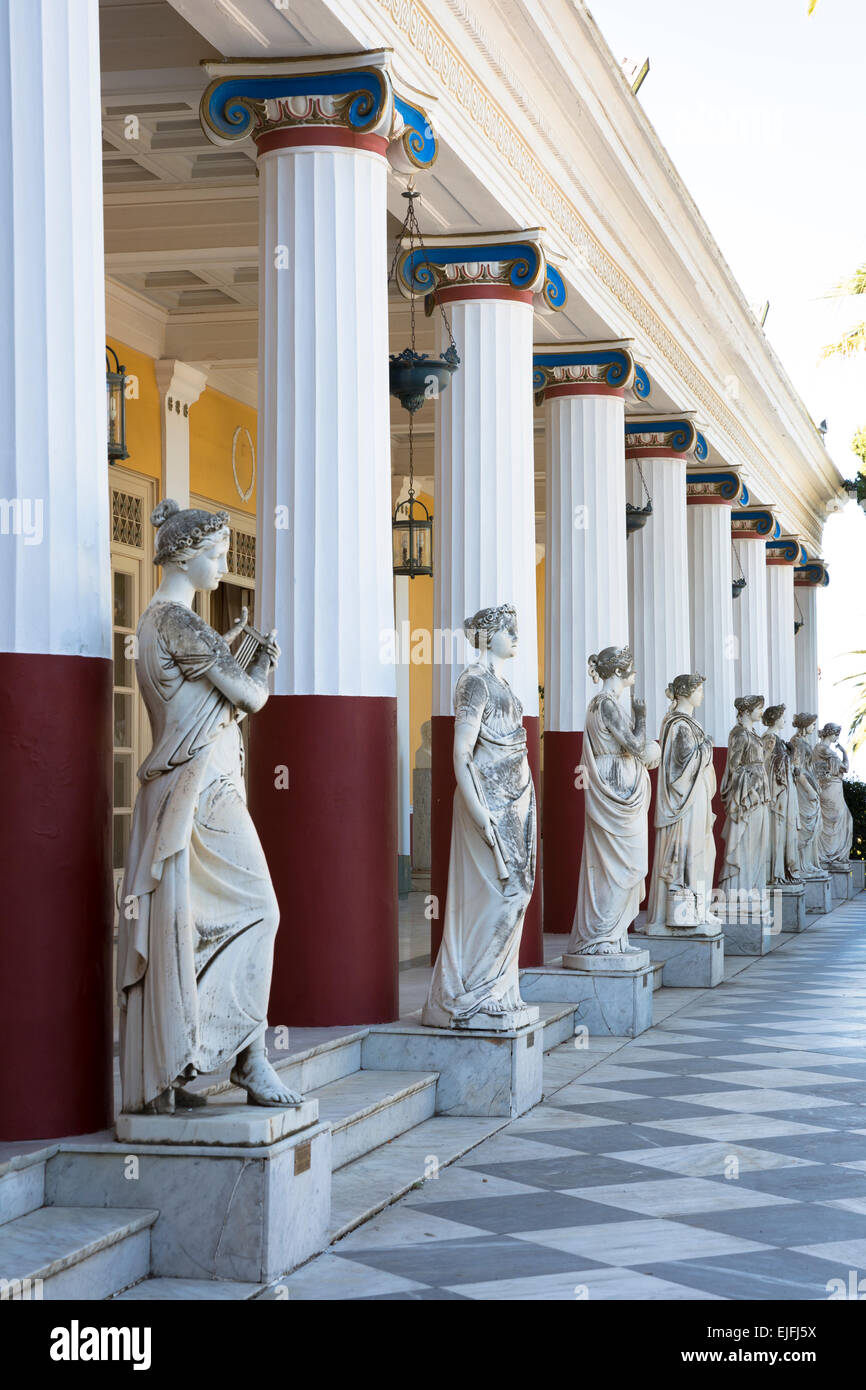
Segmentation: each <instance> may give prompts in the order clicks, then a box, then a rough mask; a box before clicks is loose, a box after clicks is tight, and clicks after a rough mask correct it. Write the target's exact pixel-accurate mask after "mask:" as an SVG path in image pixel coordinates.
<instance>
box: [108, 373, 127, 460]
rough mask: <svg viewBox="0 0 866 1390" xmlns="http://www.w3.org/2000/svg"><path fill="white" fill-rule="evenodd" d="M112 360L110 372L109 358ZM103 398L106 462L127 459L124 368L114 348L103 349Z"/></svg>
mask: <svg viewBox="0 0 866 1390" xmlns="http://www.w3.org/2000/svg"><path fill="white" fill-rule="evenodd" d="M112 357H113V358H114V369H113V370H112V366H111V358H112ZM105 397H106V404H107V407H108V462H109V463H116V462H117V460H118V459H128V458H129V450H128V449H127V447H126V368H125V367H122V366H121V365H120V361H119V359H118V356H117V353H116V352H115V351H114V348H111V347H106V349H105Z"/></svg>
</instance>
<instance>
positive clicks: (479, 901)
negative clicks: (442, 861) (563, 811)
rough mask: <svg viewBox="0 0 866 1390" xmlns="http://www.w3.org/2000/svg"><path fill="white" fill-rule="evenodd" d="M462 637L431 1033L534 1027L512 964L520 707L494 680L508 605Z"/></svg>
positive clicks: (527, 858)
mask: <svg viewBox="0 0 866 1390" xmlns="http://www.w3.org/2000/svg"><path fill="white" fill-rule="evenodd" d="M463 629H464V632H465V634H466V636H467V638H468V640H469V641H470V642H471V643H472V645H473V646H474V647H475V648H476V649H477V650H478V651H479V652H480V657H479V660H478V661H477V662H475V663H473V664H472V665H471V666H468V667H467V668H466V670H465V671H463V672H462V673H461V675H460V676H459V677H458V680H457V683H456V685H455V687H454V775H455V777H456V779H457V787H456V790H455V792H454V815H453V820H452V829H451V858H450V861H449V867H448V895H447V898H446V902H445V917H444V924H443V932H442V944H441V946H440V948H439V954H438V956H437V957H436V964H435V966H434V967H433V977H432V979H431V981H430V991H429V994H428V996H427V1002H426V1004H425V1005H424V1009H423V1011H422V1015H421V1021H422V1023H424V1024H426V1025H428V1026H429V1027H432V1028H476V1029H490V1028H493V1029H498V1030H506V1029H513V1028H519V1027H522V1026H523V1025H524V1024H526V1023H531V1022H534V1021H535V1019H536V1018H537V1017H538V1011H537V1009H535V1008H534V1007H531V1006H527V1005H526V1004H524V1002H523V1000H522V999H521V997H520V980H519V975H518V968H517V957H518V952H519V949H520V936H521V932H522V929H523V919H524V917H525V915H526V909H527V907H528V906H529V900H530V898H531V897H532V890H533V887H534V885H535V857H536V835H537V831H536V818H535V787H534V785H533V781H532V775H531V772H530V769H529V758H528V756H527V748H526V730H525V729H524V727H523V707H522V705H521V703H520V701H519V700H518V698H517V696H516V695H515V694H514V691H513V690H512V689H511V686H510V685H509V684H508V681H507V680H506V679H505V676H504V675H503V669H504V667H505V663H506V661H508V660H509V659H510V658H511V657H513V656H514V653H515V651H516V650H517V613H516V611H515V609H514V608H513V607H512V605H511V604H507V603H506V604H502V605H501V606H500V607H498V608H482V609H481V611H480V612H478V613H476V614H475V616H474V618H467V620H466V622H465V623H464V625H463Z"/></svg>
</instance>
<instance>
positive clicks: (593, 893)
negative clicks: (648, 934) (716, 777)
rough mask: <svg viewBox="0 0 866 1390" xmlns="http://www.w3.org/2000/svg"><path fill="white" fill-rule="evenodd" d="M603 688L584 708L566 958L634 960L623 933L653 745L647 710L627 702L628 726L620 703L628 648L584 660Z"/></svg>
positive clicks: (642, 842) (633, 893) (638, 889)
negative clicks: (581, 806)
mask: <svg viewBox="0 0 866 1390" xmlns="http://www.w3.org/2000/svg"><path fill="white" fill-rule="evenodd" d="M588 665H589V674H590V676H591V677H592V679H593V681H595V682H596V683H598V682H599V681H601V682H602V688H601V692H600V694H598V695H594V696H593V698H592V699H591V700H590V702H589V705H588V707H587V711H586V721H585V728H584V734H583V755H582V768H583V773H584V778H585V793H584V794H585V798H586V800H585V822H584V838H583V858H582V860H581V864H580V881H579V884H578V890H577V906H576V908H575V914H574V925H573V927H572V932H571V937H570V939H569V942H568V946H567V948H566V954H567V955H569V956H596V955H597V956H608V955H611V956H612V955H635V954H637V953H638V948H637V947H633V946H629V944H628V929H629V926H630V925H631V923H632V922H633V921H634V920H635V918H636V917H637V914H638V909H639V907H640V904H641V899H642V898H643V895H644V888H645V882H646V875H647V858H648V827H647V810H648V807H649V802H650V780H649V773H648V771H647V769H648V768H653V767H658V763H659V758H660V756H661V750H660V748H659V745H658V744H657V743H656V742H655V741H653V740H650V741H649V742H647V739H646V733H645V730H646V705H645V704H644V702H643V700H634V702H633V715H632V717H631V718H630V717H629V715H628V714H627V713H626V711H625V710H624V709H623V706H622V705H621V703H620V696H621V695H622V692H623V691H624V690H626V689H628V688H629V687H631V686H633V685H634V681H635V669H634V659H633V657H632V654H631V651H630V650H629V648H628V647H621V648H620V647H606V648H605V649H604V651H602V652H599V653H598V655H597V656H591V657H590V658H589V663H588Z"/></svg>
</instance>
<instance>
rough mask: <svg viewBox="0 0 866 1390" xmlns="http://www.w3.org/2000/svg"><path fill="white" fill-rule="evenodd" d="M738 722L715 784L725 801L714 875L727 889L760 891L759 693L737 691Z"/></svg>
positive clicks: (763, 870)
mask: <svg viewBox="0 0 866 1390" xmlns="http://www.w3.org/2000/svg"><path fill="white" fill-rule="evenodd" d="M734 706H735V708H736V711H737V722H736V724H735V725H734V727H733V729H732V730H731V732H730V734H729V736H728V760H727V763H726V764H725V772H724V776H723V777H722V785H721V787H720V788H719V790H720V792H721V796H722V801H723V802H724V806H725V826H724V829H723V831H722V837H723V839H724V842H725V862H724V864H723V866H722V872H721V874H720V876H719V884H720V887H722V888H724V890H725V892H726V893H751V892H755V891H757V892H761V893H762V892H763V891H764V888H765V887H766V883H767V877H766V875H767V799H768V796H769V786H768V783H767V771H766V768H765V766H764V745H763V743H762V742H761V739H760V736H759V735H758V734H756V733H755V730H754V727H753V726H754V724H755V722H756V721H757V720H758V719H760V717H761V712H762V711H763V708H764V697H763V695H740V696H739V697H738V698H737V699H736V700H735V701H734Z"/></svg>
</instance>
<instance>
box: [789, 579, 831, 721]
mask: <svg viewBox="0 0 866 1390" xmlns="http://www.w3.org/2000/svg"><path fill="white" fill-rule="evenodd" d="M829 582H830V578H829V575H828V574H827V569H826V566H825V565H823V564H821V563H819V562H814V561H813V562H811V563H806V564H805V565H797V566H795V568H794V597H795V601H796V604H797V605H798V606H799V620H800V621H801V622H802V624H803V626H802V627H801V628H800V631H799V632H798V633H797V640H796V642H795V644H794V651H795V667H796V672H795V674H796V683H797V710H798V711H802V712H804V713H809V714H817V712H818V602H817V599H818V590H819V589H823V588H826V587H827V585H828V584H829ZM796 611H797V610H796V609H795V612H796Z"/></svg>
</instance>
